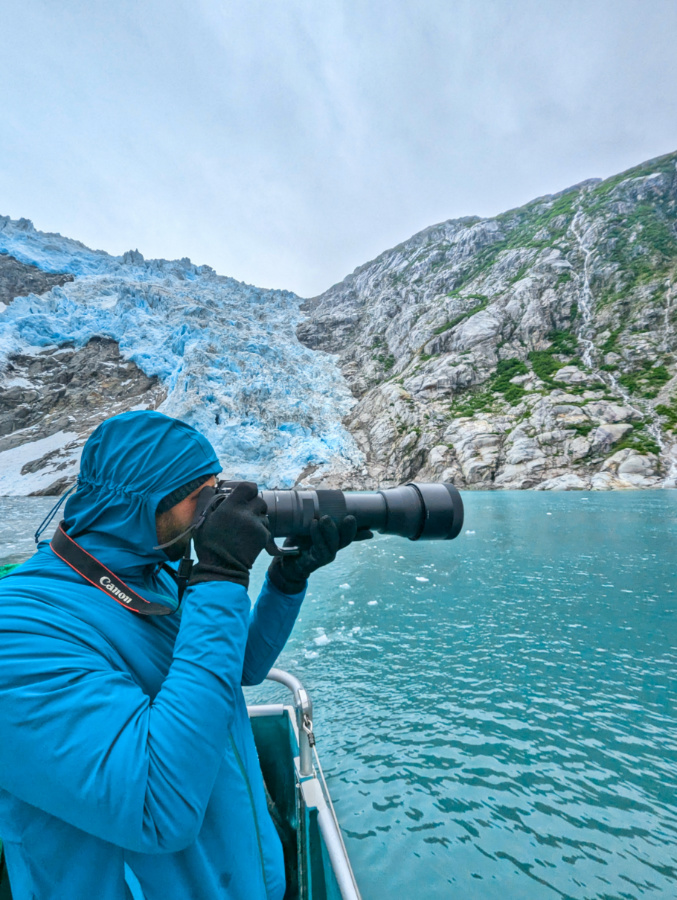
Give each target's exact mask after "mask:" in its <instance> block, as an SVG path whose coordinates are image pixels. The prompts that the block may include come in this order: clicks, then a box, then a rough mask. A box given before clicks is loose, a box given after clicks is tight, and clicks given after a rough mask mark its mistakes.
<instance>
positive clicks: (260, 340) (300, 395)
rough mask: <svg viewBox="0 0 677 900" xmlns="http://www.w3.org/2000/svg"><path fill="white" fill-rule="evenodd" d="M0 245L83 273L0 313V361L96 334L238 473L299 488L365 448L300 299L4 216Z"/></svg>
mask: <svg viewBox="0 0 677 900" xmlns="http://www.w3.org/2000/svg"><path fill="white" fill-rule="evenodd" d="M0 253H7V254H10V255H12V256H14V257H15V258H16V259H18V260H20V261H21V262H24V263H30V264H33V265H36V266H38V267H39V268H41V269H43V270H44V271H48V272H68V273H71V274H73V275H74V276H75V280H74V281H72V282H70V283H68V284H65V285H63V286H62V287H57V288H54V289H53V290H51V291H50V292H49V293H47V294H43V295H42V296H40V297H37V296H35V295H29V296H28V297H20V298H17V299H15V300H14V301H13V302H12V303H11V305H10V306H9V307H7V308H6V309H5V310H4V311H3V312H1V313H0V365H2V363H3V362H4V361H5V359H6V358H7V356H8V355H9V354H10V353H17V352H21V353H31V352H33V353H35V352H37V351H39V350H43V349H45V348H46V347H49V346H55V345H59V344H63V343H66V342H68V343H70V344H73V345H75V346H76V347H82V346H84V345H85V344H86V343H87V342H88V341H89V340H90V338H92V337H94V336H102V337H109V338H111V339H113V340H115V341H117V342H118V344H119V346H120V352H121V354H122V355H123V356H124V357H125V358H126V359H130V360H132V361H133V362H135V363H136V364H137V365H138V366H139V368H140V369H142V371H143V372H145V373H146V374H147V375H149V376H153V375H156V376H158V377H159V378H160V379H161V381H162V382H163V383H164V384H165V385H166V387H167V399H166V400H165V401H164V403H163V404H162V406H161V407H160V409H161V410H162V411H163V412H165V413H167V414H168V415H171V416H176V417H178V418H181V419H183V420H184V421H186V422H189V423H190V424H191V425H194V426H195V427H196V428H198V429H199V430H200V431H201V432H202V433H203V434H205V435H206V436H207V437H208V438H209V440H210V441H211V442H212V444H213V445H214V448H215V450H216V451H217V453H218V454H219V458H220V459H221V462H222V464H223V466H224V470H225V472H226V473H227V475H228V476H229V477H231V478H247V479H251V480H254V481H256V482H258V483H259V484H261V485H267V486H271V487H272V486H278V487H290V486H291V485H292V484H293V483H294V482H295V480H296V478H297V477H298V475H299V473H300V472H301V471H302V470H303V469H304V468H305V467H306V466H308V465H317V466H326V465H329V466H332V467H333V466H336V465H338V466H339V468H341V467H348V466H352V465H356V464H358V463H359V462H360V461H361V458H362V457H361V454H360V451H359V450H358V448H357V446H356V445H355V442H354V441H353V438H352V437H351V435H350V433H349V432H348V431H347V430H346V429H345V428H344V427H343V426H342V424H341V419H342V417H343V416H344V415H345V414H346V413H347V412H348V410H349V409H350V407H351V406H352V405H353V403H354V402H355V401H354V398H353V397H352V395H351V394H350V391H349V390H348V387H347V385H346V384H345V381H344V380H343V377H342V375H341V373H340V371H339V369H338V366H337V365H336V358H335V357H334V356H333V355H331V354H327V353H323V352H318V351H312V350H309V349H308V348H306V347H304V346H303V345H302V344H300V343H299V341H298V340H297V338H296V326H297V324H298V321H299V319H300V316H301V314H300V311H299V303H300V298H299V297H298V296H296V295H295V294H292V293H291V292H289V291H282V290H264V289H261V288H256V287H252V286H251V285H247V284H243V283H241V282H238V281H236V280H234V279H232V278H226V277H221V276H218V275H216V273H215V272H214V271H213V270H212V269H211V268H210V267H209V266H195V265H193V264H192V263H191V262H190V260H189V259H183V260H175V261H167V260H144V259H143V257H142V256H141V254H140V253H138V252H136V251H134V252H130V253H126V254H124V256H122V257H113V256H110V255H108V254H107V253H104V252H103V251H93V250H90V249H88V248H87V247H85V246H84V245H83V244H81V243H79V242H78V241H73V240H70V239H68V238H64V237H61V235H57V234H45V233H42V232H39V231H36V230H35V229H34V228H33V226H32V223H30V222H29V221H28V220H24V219H20V220H18V221H13V220H11V219H9V218H7V217H0Z"/></svg>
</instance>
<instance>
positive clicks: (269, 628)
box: [242, 575, 306, 685]
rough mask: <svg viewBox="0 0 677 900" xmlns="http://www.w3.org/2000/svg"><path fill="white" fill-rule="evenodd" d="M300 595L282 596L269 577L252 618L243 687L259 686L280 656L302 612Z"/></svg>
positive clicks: (303, 594) (302, 595) (301, 593)
mask: <svg viewBox="0 0 677 900" xmlns="http://www.w3.org/2000/svg"><path fill="white" fill-rule="evenodd" d="M305 595H306V589H305V588H304V589H303V590H302V591H301V592H300V593H299V594H283V593H282V591H279V590H278V589H277V588H276V587H275V586H274V585H273V584H272V583H271V581H270V579H269V578H268V576H267V575H266V578H265V581H264V582H263V587H262V588H261V593H260V594H259V597H258V600H257V601H256V603H255V605H254V608H253V609H252V612H251V616H250V619H249V636H248V637H247V650H246V652H245V657H244V667H243V670H242V684H244V685H252V684H260V683H261V682H262V681H263V679H264V678H265V677H266V675H267V674H268V672H270V670H271V668H272V667H273V666H274V665H275V660H276V659H277V657H278V656H279V655H280V652H281V650H282V648H283V647H284V645H285V644H286V643H287V638H288V637H289V635H290V634H291V630H292V628H293V627H294V622H296V617H297V616H298V614H299V610H300V609H301V604H302V603H303V598H304V597H305Z"/></svg>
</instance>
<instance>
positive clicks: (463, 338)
mask: <svg viewBox="0 0 677 900" xmlns="http://www.w3.org/2000/svg"><path fill="white" fill-rule="evenodd" d="M676 163H677V154H671V155H669V156H665V157H661V158H659V159H655V160H651V161H650V162H647V163H645V164H643V165H641V166H638V167H637V168H634V169H632V170H630V171H628V172H624V173H622V174H621V175H618V176H616V177H613V178H610V179H607V180H606V181H599V180H592V181H587V182H584V183H582V184H579V185H576V186H575V187H572V188H570V189H569V190H566V191H563V192H562V193H560V194H556V195H553V196H547V197H541V198H539V199H537V200H535V201H533V202H532V203H529V204H527V205H526V206H524V207H521V208H519V209H515V210H511V211H509V212H506V213H504V214H503V215H500V216H498V217H496V218H495V219H479V218H465V219H458V220H453V221H448V222H443V223H442V224H440V225H435V226H433V227H431V228H427V229H426V230H424V231H422V232H420V233H419V234H416V235H414V237H412V238H410V239H409V240H408V241H405V242H404V243H403V244H400V245H398V246H397V247H394V248H393V249H392V250H388V251H386V252H385V253H382V254H381V255H380V256H379V257H378V258H377V259H375V260H374V261H373V262H370V263H367V264H366V265H363V266H361V267H360V268H359V269H357V270H356V271H355V272H354V273H353V274H352V275H350V276H349V277H348V278H346V279H345V280H344V281H343V282H341V283H340V284H337V285H335V286H334V287H332V288H331V289H330V290H328V291H327V292H326V293H324V294H322V295H321V296H320V297H316V298H313V299H311V300H308V301H306V303H305V304H304V307H303V309H304V311H305V312H306V316H307V317H306V319H305V321H303V322H302V323H301V324H300V326H299V328H298V332H297V333H298V335H299V338H300V339H301V340H302V341H303V342H304V343H305V344H306V345H307V346H308V347H311V348H315V349H321V350H326V351H330V352H332V353H336V354H338V360H339V365H340V368H341V370H342V372H343V374H344V376H345V378H346V379H347V381H348V383H349V384H350V387H351V390H352V392H353V394H354V396H355V397H356V398H357V400H358V402H357V403H356V405H355V406H354V407H353V409H352V411H351V412H350V413H349V415H348V416H347V418H346V419H345V424H346V425H347V427H348V428H349V429H350V431H351V432H352V434H353V435H354V437H355V438H356V440H357V443H358V445H359V446H360V448H361V449H362V450H363V452H364V454H365V457H366V465H365V466H364V467H362V468H361V469H360V470H357V469H355V470H354V471H353V483H354V484H355V485H356V486H368V485H372V484H374V483H377V482H378V483H381V484H397V483H400V482H402V481H403V480H406V479H412V478H417V479H419V480H424V479H445V480H451V481H453V482H455V483H456V484H457V485H458V486H459V487H465V488H537V489H553V488H554V489H562V488H568V489H576V488H578V489H584V488H588V489H589V488H592V489H595V490H608V489H612V488H629V487H642V488H644V487H646V488H648V487H659V486H675V480H676V476H677V434H676V433H675V432H676V430H677V379H676V378H675V373H676V370H675V340H676V338H675V322H676V319H677V304H676V302H675V301H676V299H677V278H676V276H677V171H676Z"/></svg>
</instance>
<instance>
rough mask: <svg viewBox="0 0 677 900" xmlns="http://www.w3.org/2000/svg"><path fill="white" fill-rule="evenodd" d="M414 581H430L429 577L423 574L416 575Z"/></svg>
mask: <svg viewBox="0 0 677 900" xmlns="http://www.w3.org/2000/svg"><path fill="white" fill-rule="evenodd" d="M416 581H430V579H429V578H426V577H425V575H417V576H416Z"/></svg>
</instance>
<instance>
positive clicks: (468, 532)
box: [466, 529, 475, 534]
mask: <svg viewBox="0 0 677 900" xmlns="http://www.w3.org/2000/svg"><path fill="white" fill-rule="evenodd" d="M466 534H475V532H474V531H470V529H468V530H467V531H466Z"/></svg>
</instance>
